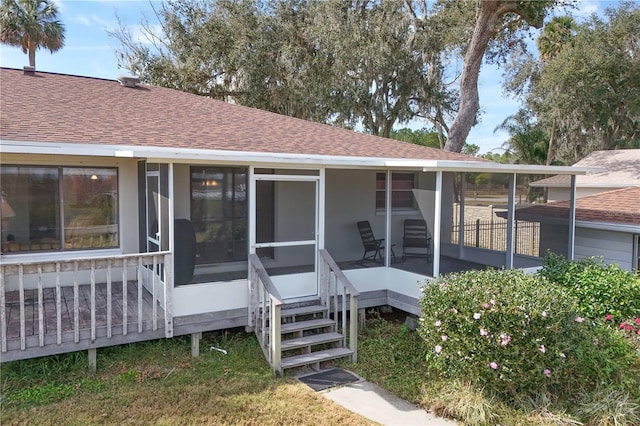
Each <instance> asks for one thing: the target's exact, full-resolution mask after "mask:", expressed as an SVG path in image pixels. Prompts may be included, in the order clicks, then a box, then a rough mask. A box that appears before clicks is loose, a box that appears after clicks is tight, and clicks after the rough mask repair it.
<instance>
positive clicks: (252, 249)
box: [249, 166, 325, 293]
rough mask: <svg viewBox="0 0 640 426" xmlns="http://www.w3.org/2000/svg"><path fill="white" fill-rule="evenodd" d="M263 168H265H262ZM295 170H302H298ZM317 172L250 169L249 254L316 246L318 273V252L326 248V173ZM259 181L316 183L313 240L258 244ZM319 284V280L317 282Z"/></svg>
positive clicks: (319, 170)
mask: <svg viewBox="0 0 640 426" xmlns="http://www.w3.org/2000/svg"><path fill="white" fill-rule="evenodd" d="M262 168H263V167H262ZM295 170H300V169H298V168H296V169H295ZM311 170H313V171H317V172H318V175H294V174H292V175H282V174H261V173H255V167H254V166H250V167H249V193H250V194H251V195H250V196H249V254H255V253H256V250H257V249H260V248H278V247H295V246H315V250H314V251H315V255H314V259H313V261H314V265H313V271H314V273H316V275H317V273H318V252H319V250H321V249H323V248H324V239H323V238H321V237H320V236H321V235H323V234H324V213H323V209H324V179H325V171H324V169H323V168H318V169H311ZM258 181H271V182H314V183H315V198H314V201H315V204H316V205H315V208H314V211H315V218H314V221H315V224H314V234H315V235H314V236H315V238H314V239H313V240H291V241H271V242H264V243H258V242H256V241H257V240H256V224H257V220H256V218H257V209H256V197H257V192H256V186H257V185H256V182H258ZM316 282H317V280H316ZM317 291H318V290H317V288H316V293H317Z"/></svg>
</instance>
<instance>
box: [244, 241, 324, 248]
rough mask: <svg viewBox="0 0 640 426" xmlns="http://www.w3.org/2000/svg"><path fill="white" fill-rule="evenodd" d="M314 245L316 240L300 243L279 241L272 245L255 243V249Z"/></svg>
mask: <svg viewBox="0 0 640 426" xmlns="http://www.w3.org/2000/svg"><path fill="white" fill-rule="evenodd" d="M315 244H316V240H302V241H279V242H272V243H256V244H255V245H254V246H255V248H257V249H259V248H271V247H293V246H313V245H315Z"/></svg>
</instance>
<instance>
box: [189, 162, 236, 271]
mask: <svg viewBox="0 0 640 426" xmlns="http://www.w3.org/2000/svg"><path fill="white" fill-rule="evenodd" d="M247 217H248V211H247V169H246V168H239V167H191V222H192V223H193V227H194V229H195V232H196V263H197V264H210V263H217V262H233V261H241V260H247V245H248V242H247Z"/></svg>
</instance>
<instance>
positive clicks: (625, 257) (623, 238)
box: [575, 228, 633, 271]
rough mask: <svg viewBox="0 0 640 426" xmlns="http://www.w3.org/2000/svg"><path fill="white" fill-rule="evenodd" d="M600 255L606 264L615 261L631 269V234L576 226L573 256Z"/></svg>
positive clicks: (579, 257) (577, 257) (626, 268)
mask: <svg viewBox="0 0 640 426" xmlns="http://www.w3.org/2000/svg"><path fill="white" fill-rule="evenodd" d="M589 256H598V257H602V258H603V259H604V261H605V263H607V264H611V263H617V264H618V265H620V267H621V268H622V269H625V270H627V271H631V270H632V267H633V266H632V257H633V234H629V233H626V232H615V231H606V230H602V229H590V228H576V240H575V258H576V260H578V259H582V258H585V257H589Z"/></svg>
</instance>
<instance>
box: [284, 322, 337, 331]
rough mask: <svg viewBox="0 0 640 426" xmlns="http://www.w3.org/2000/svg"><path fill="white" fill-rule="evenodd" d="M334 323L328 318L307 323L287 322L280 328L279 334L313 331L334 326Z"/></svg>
mask: <svg viewBox="0 0 640 426" xmlns="http://www.w3.org/2000/svg"><path fill="white" fill-rule="evenodd" d="M335 324H336V322H335V321H334V320H332V319H329V318H318V319H313V320H308V321H298V322H288V323H286V324H282V325H281V326H280V334H286V333H293V332H296V331H304V330H313V329H314V328H323V327H329V326H332V325H335Z"/></svg>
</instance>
